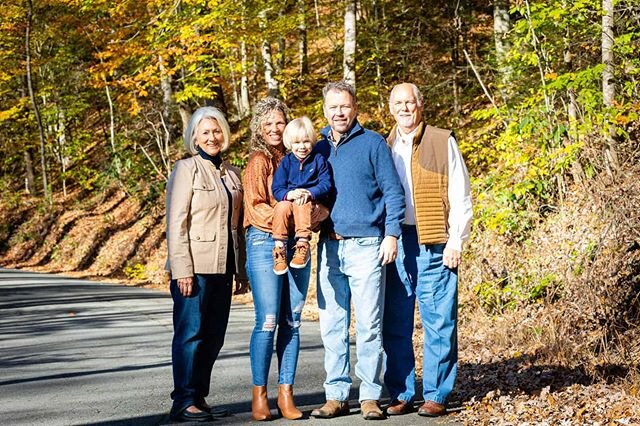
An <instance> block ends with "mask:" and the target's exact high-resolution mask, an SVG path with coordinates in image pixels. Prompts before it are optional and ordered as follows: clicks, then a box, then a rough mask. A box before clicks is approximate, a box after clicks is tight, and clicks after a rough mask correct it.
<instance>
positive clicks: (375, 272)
mask: <svg viewBox="0 0 640 426" xmlns="http://www.w3.org/2000/svg"><path fill="white" fill-rule="evenodd" d="M381 242H382V237H363V238H348V239H344V240H339V241H336V240H329V239H326V238H323V239H322V240H321V241H320V244H319V248H318V258H319V262H318V307H319V310H320V333H321V335H322V343H323V344H324V368H325V370H326V372H327V378H326V380H325V382H324V389H325V394H326V397H327V399H335V400H338V401H346V400H347V399H348V398H349V389H350V388H351V377H350V376H349V369H350V362H349V325H350V322H351V302H353V307H354V311H355V320H356V354H357V357H358V361H357V364H356V367H355V372H356V376H358V377H359V378H360V380H362V382H361V384H360V393H359V397H358V399H359V400H360V401H364V400H366V399H375V400H378V399H380V394H381V392H382V383H381V381H380V373H381V371H382V313H383V308H384V268H383V267H382V265H381V264H380V261H379V260H378V253H379V251H380V243H381Z"/></svg>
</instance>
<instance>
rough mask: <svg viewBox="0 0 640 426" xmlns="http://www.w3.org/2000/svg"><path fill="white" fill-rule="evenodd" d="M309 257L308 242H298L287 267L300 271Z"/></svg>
mask: <svg viewBox="0 0 640 426" xmlns="http://www.w3.org/2000/svg"><path fill="white" fill-rule="evenodd" d="M309 257H310V256H309V242H308V241H300V240H298V242H297V243H296V250H295V251H294V252H293V257H292V258H291V263H289V266H291V267H292V268H295V269H302V268H304V267H305V266H307V263H309Z"/></svg>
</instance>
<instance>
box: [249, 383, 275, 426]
mask: <svg viewBox="0 0 640 426" xmlns="http://www.w3.org/2000/svg"><path fill="white" fill-rule="evenodd" d="M251 417H252V418H253V420H257V421H259V422H260V421H263V420H271V411H270V410H269V402H268V401H267V387H266V386H254V387H253V392H252V398H251Z"/></svg>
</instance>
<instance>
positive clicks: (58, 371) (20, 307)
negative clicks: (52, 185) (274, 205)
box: [0, 269, 455, 425]
mask: <svg viewBox="0 0 640 426" xmlns="http://www.w3.org/2000/svg"><path fill="white" fill-rule="evenodd" d="M252 321H253V310H252V308H250V307H246V306H243V305H233V307H232V310H231V318H230V322H229V328H228V332H227V337H226V340H225V346H224V348H223V349H222V352H221V354H220V357H219V359H218V361H217V363H216V365H215V367H214V374H213V380H212V387H211V395H210V397H209V398H208V399H209V401H210V402H212V403H214V404H219V405H223V406H225V407H227V408H229V409H230V410H231V412H232V413H233V415H232V416H231V417H228V418H226V419H224V420H221V421H216V422H214V423H215V424H244V423H250V422H251V416H250V410H251V406H250V404H251V400H250V389H251V375H250V369H249V354H248V340H249V335H250V333H251V328H252ZM171 336H172V330H171V298H170V296H169V295H168V294H167V293H164V292H158V291H153V290H146V289H140V288H135V287H126V286H122V285H115V284H103V283H95V282H90V281H83V280H77V279H70V278H64V277H60V276H54V275H45V274H36V273H29V272H23V271H15V270H7V269H0V424H2V425H14V424H15V425H26V424H34V425H36V424H37V425H75V424H84V425H87V424H91V425H93V424H95V425H97V424H100V425H130V424H134V425H161V424H169V423H170V421H169V418H168V414H167V413H168V411H169V408H170V402H171V401H170V399H169V392H170V390H171V388H172V382H171V354H170V345H171ZM322 358H323V351H322V344H321V342H320V337H319V331H318V324H317V323H313V322H305V323H304V325H303V328H302V351H301V356H300V362H299V368H298V375H297V380H296V387H295V390H296V401H297V402H298V404H299V406H300V408H301V409H302V410H303V411H304V412H305V415H306V417H308V413H309V412H310V411H311V409H312V408H314V407H316V406H318V405H320V404H321V403H322V402H323V401H324V394H323V392H322V381H323V378H324V370H323V368H322ZM274 360H275V357H274ZM275 370H276V367H275V365H272V368H271V372H272V377H271V379H270V383H276V382H277V379H276V376H275ZM274 388H275V386H272V388H271V390H270V392H269V394H270V396H271V397H275V395H276V393H275V392H274ZM212 396H215V399H214V398H213V397H212ZM351 401H352V402H351V407H352V410H351V412H352V415H351V416H347V417H342V418H338V419H333V420H316V419H308V420H305V421H303V422H301V423H302V424H310V425H316V424H322V425H331V424H347V423H348V424H365V421H364V420H363V419H362V418H361V416H360V414H359V410H358V408H357V406H358V404H357V399H356V396H355V393H354V394H353V395H352V399H351ZM271 402H272V404H271V405H272V407H275V402H274V401H273V398H272V400H271ZM273 413H274V414H275V410H273ZM454 420H455V417H454V416H449V417H447V418H445V419H437V420H430V419H425V418H421V417H418V416H417V415H415V414H412V415H408V416H402V417H394V418H391V419H389V420H387V421H386V422H385V423H386V424H404V425H413V424H434V425H435V424H455V423H454ZM284 422H286V420H283V419H277V420H276V421H274V422H272V423H276V424H280V423H284ZM366 423H367V424H370V422H366Z"/></svg>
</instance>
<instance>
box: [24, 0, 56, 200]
mask: <svg viewBox="0 0 640 426" xmlns="http://www.w3.org/2000/svg"><path fill="white" fill-rule="evenodd" d="M32 25H33V3H32V2H31V0H27V27H26V29H25V42H24V47H25V59H26V66H27V88H28V90H29V98H30V99H31V106H32V107H33V113H34V114H35V116H36V122H37V124H38V135H39V137H40V167H41V168H42V189H43V193H44V197H45V198H47V199H49V200H50V197H49V183H48V182H47V163H46V161H45V151H44V144H45V137H44V128H43V126H42V117H41V116H40V109H39V108H38V104H37V103H36V96H35V92H34V90H33V81H32V78H31V47H30V45H31V27H32Z"/></svg>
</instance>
